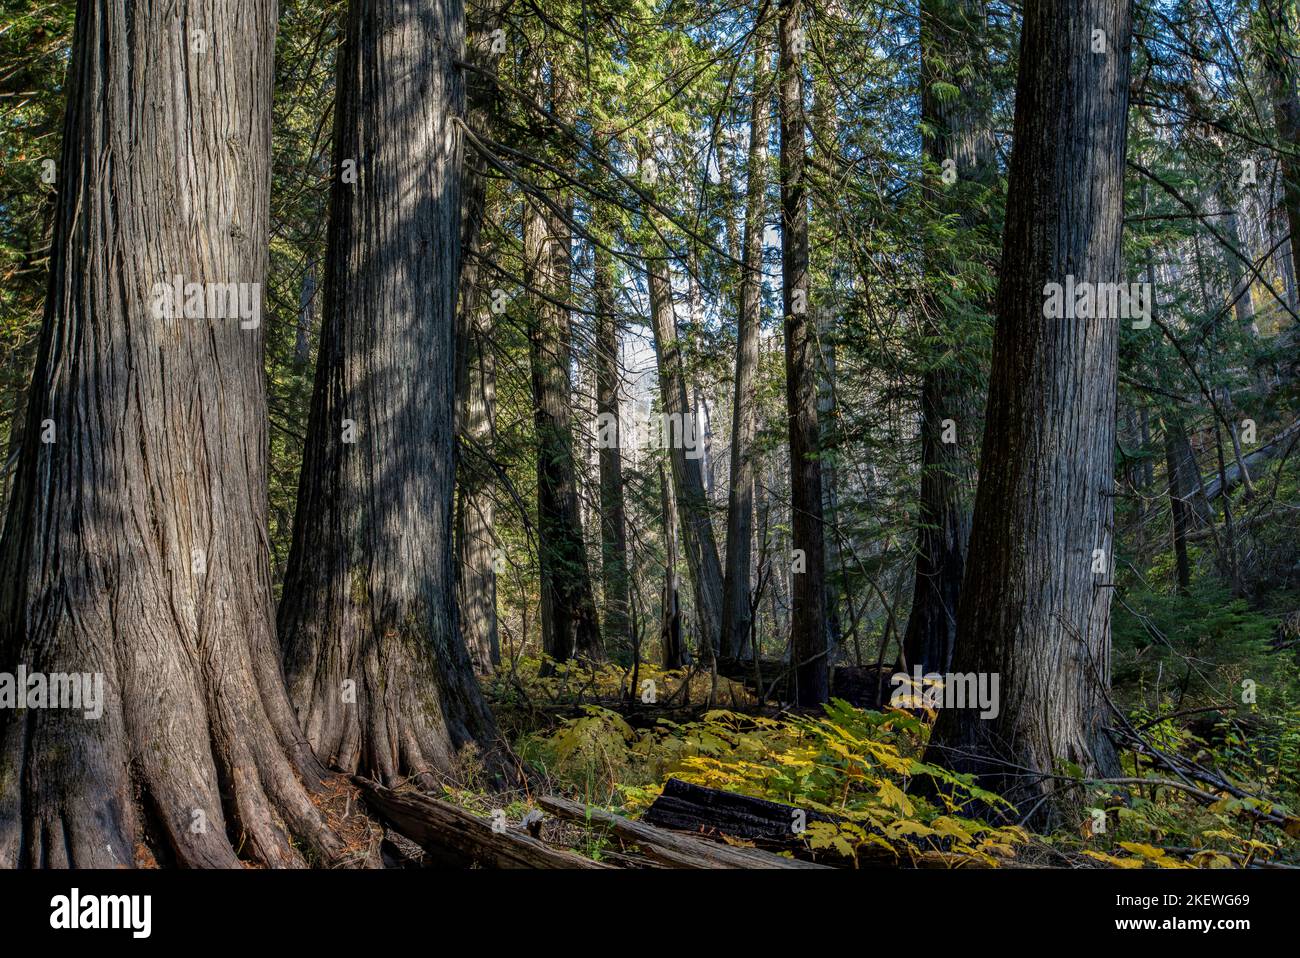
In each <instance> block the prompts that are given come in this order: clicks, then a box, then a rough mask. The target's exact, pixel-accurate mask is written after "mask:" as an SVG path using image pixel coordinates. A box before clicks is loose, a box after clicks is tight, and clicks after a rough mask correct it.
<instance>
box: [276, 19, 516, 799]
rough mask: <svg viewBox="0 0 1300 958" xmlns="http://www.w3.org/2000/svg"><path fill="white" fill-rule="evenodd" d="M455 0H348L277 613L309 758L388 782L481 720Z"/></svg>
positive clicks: (445, 753) (471, 731) (454, 748)
mask: <svg viewBox="0 0 1300 958" xmlns="http://www.w3.org/2000/svg"><path fill="white" fill-rule="evenodd" d="M463 34H464V24H463V12H462V9H461V5H460V2H459V0H439V2H434V3H429V4H427V5H426V6H424V7H422V8H420V9H415V8H412V7H411V5H409V4H407V3H405V2H402V0H352V3H351V5H350V7H349V10H348V17H347V33H346V36H345V39H344V43H343V46H342V47H341V48H340V51H339V67H338V84H337V90H338V102H337V106H336V107H335V125H334V164H335V170H336V172H337V171H341V170H342V169H343V168H344V164H345V162H346V161H348V160H355V161H356V170H357V178H356V182H355V183H350V182H347V178H345V177H344V176H341V175H338V176H336V179H335V181H334V185H333V191H332V195H331V198H330V200H331V202H330V231H329V242H328V247H327V251H326V264H325V310H324V317H323V321H322V326H321V344H320V355H319V357H318V359H317V363H316V385H315V393H314V395H313V398H312V411H311V421H310V424H309V426H308V431H307V442H306V445H305V449H306V451H305V453H304V457H303V467H302V478H301V479H300V481H299V489H298V508H297V511H296V513H295V517H294V538H293V547H292V549H291V551H290V554H289V563H288V567H287V569H286V572H285V583H284V594H283V598H282V599H281V603H280V615H279V627H280V640H281V642H282V644H283V646H284V661H285V673H286V678H287V679H288V681H289V688H290V694H291V696H292V698H293V702H294V706H295V707H296V708H297V710H298V716H299V719H300V721H301V722H302V725H303V730H304V731H305V732H306V733H307V738H308V740H309V741H310V742H311V744H312V748H313V749H314V750H315V752H316V754H317V755H319V756H320V757H321V758H322V759H324V760H325V761H327V762H329V763H331V764H333V765H335V766H337V767H338V768H341V769H343V770H345V771H348V772H358V773H362V774H367V775H370V776H372V777H375V778H378V779H379V780H381V781H383V782H385V783H390V782H395V781H397V780H398V779H400V778H403V777H407V776H427V775H429V774H430V773H432V772H433V771H435V770H451V769H452V768H454V765H455V760H456V753H457V752H458V751H459V749H460V748H461V747H462V746H463V745H465V744H466V743H469V742H474V743H478V744H479V745H482V746H488V745H489V744H490V743H491V742H492V740H493V739H494V738H495V736H496V730H495V725H494V722H493V720H492V716H491V714H490V713H489V712H488V709H487V706H486V704H485V703H484V701H483V698H482V695H481V693H480V691H479V688H478V684H477V682H476V681H475V679H474V675H473V672H472V670H471V667H470V662H469V658H468V656H467V654H466V651H465V646H464V644H463V643H462V642H461V640H460V637H459V635H458V633H457V629H456V622H455V595H454V583H455V569H454V561H455V559H454V556H455V553H454V552H453V550H452V545H453V538H452V506H453V503H452V499H453V484H454V475H455V456H454V444H455V432H454V422H453V420H454V410H455V357H454V340H453V335H454V329H455V310H456V282H455V280H456V275H457V268H458V265H459V255H460V199H461V198H460V163H461V147H460V137H459V135H457V134H456V132H455V128H454V125H453V124H454V119H455V118H456V117H457V116H459V115H460V114H461V113H462V112H463V109H464V89H463V84H462V81H461V79H460V71H459V68H458V67H457V66H456V65H455V60H456V58H457V57H458V56H459V53H458V51H459V50H460V49H461V47H462V45H463V42H464V35H463Z"/></svg>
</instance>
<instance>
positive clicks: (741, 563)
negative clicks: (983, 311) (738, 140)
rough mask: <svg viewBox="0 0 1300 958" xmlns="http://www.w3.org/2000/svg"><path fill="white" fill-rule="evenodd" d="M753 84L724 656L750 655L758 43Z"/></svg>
mask: <svg viewBox="0 0 1300 958" xmlns="http://www.w3.org/2000/svg"><path fill="white" fill-rule="evenodd" d="M755 44H756V45H755V49H754V80H753V92H752V94H751V97H752V102H751V103H750V111H749V159H748V163H747V166H746V177H747V180H748V182H747V185H746V187H745V225H744V239H743V240H742V243H743V251H742V254H741V255H742V257H743V260H742V266H741V270H742V272H741V278H740V312H739V316H738V318H737V324H736V326H737V328H736V391H735V398H734V401H733V403H732V413H731V463H730V472H731V482H730V485H729V487H728V492H727V568H726V575H725V577H724V581H723V587H722V654H723V656H725V657H727V658H733V659H739V658H743V657H745V656H747V655H749V646H750V641H749V637H750V631H751V629H752V626H753V623H752V622H751V621H750V620H751V612H750V606H751V603H750V581H749V573H750V567H751V565H752V564H753V542H754V436H755V433H756V432H757V431H758V404H757V403H756V402H755V400H754V390H755V383H756V381H757V378H758V357H759V348H758V347H759V342H758V336H759V327H760V325H761V321H762V307H763V230H764V228H765V225H766V218H765V216H764V215H763V207H764V202H763V196H764V192H765V189H766V183H767V177H766V175H765V174H766V166H767V164H766V157H767V137H768V126H769V123H770V117H771V99H770V97H771V90H770V89H769V87H768V79H767V78H768V76H769V75H770V73H771V69H770V64H769V60H770V56H771V54H770V53H769V52H768V47H767V45H766V44H765V43H763V42H762V41H761V39H758V38H757V37H756V38H755Z"/></svg>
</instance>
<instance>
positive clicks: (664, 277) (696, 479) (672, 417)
mask: <svg viewBox="0 0 1300 958" xmlns="http://www.w3.org/2000/svg"><path fill="white" fill-rule="evenodd" d="M646 273H647V276H648V279H649V285H650V318H651V325H652V326H653V327H654V339H655V357H656V359H657V361H658V370H659V396H660V402H661V405H662V407H663V414H664V416H665V417H666V419H667V421H668V423H670V424H671V428H670V429H665V430H664V431H663V435H664V438H665V440H666V441H667V444H668V446H669V449H668V458H669V460H670V462H671V464H672V480H673V490H674V492H675V494H676V497H677V511H678V514H679V515H680V517H681V530H682V546H683V547H684V548H685V550H686V564H687V566H688V568H689V569H690V572H691V585H692V586H693V589H694V592H693V594H694V597H695V615H696V618H697V619H698V621H699V623H700V633H701V634H700V653H701V655H707V656H711V655H713V653H714V652H715V650H717V648H718V640H719V636H720V635H721V633H722V563H721V562H720V561H719V559H718V545H717V540H716V539H715V538H714V536H713V517H712V516H711V515H710V513H709V500H708V496H707V495H706V494H705V491H704V475H703V470H702V469H701V468H700V459H699V454H700V452H701V451H702V448H703V446H702V441H703V437H702V436H701V434H700V429H699V423H698V422H697V421H696V420H695V415H694V413H693V412H692V410H691V407H690V405H688V403H687V399H686V375H685V370H684V369H683V361H682V351H681V344H680V342H679V341H678V339H677V316H676V314H675V312H674V310H673V299H672V286H671V283H670V281H669V279H668V264H667V262H666V261H665V260H663V259H662V258H652V259H649V260H647V265H646ZM688 446H689V447H690V448H687V447H688Z"/></svg>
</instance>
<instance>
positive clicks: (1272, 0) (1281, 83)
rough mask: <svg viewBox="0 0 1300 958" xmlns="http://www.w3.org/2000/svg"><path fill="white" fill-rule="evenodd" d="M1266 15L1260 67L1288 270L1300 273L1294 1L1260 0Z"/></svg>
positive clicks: (1299, 129)
mask: <svg viewBox="0 0 1300 958" xmlns="http://www.w3.org/2000/svg"><path fill="white" fill-rule="evenodd" d="M1261 8H1262V10H1263V12H1264V16H1265V18H1266V31H1267V32H1266V37H1265V44H1264V57H1263V59H1264V68H1265V72H1266V73H1267V75H1268V80H1269V85H1270V87H1271V91H1272V94H1273V120H1274V123H1275V124H1276V127H1277V140H1278V146H1279V147H1280V149H1279V151H1278V164H1279V166H1280V167H1281V170H1282V206H1283V208H1284V209H1285V210H1286V219H1287V225H1288V226H1289V227H1290V229H1291V244H1290V245H1291V257H1292V259H1291V269H1292V273H1293V275H1300V243H1297V242H1296V237H1300V97H1298V96H1297V93H1296V65H1295V61H1294V60H1293V59H1292V57H1291V53H1290V50H1292V49H1294V46H1295V30H1296V24H1295V20H1296V5H1295V0H1262V3H1261Z"/></svg>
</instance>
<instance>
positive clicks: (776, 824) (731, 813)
mask: <svg viewBox="0 0 1300 958" xmlns="http://www.w3.org/2000/svg"><path fill="white" fill-rule="evenodd" d="M800 811H802V813H803V814H802V815H800V816H797V817H796V814H795V813H796V812H800ZM641 820H642V821H643V822H645V823H646V824H647V825H655V826H658V827H659V828H675V829H678V830H679V831H684V832H701V833H704V834H708V833H712V832H721V833H723V834H726V835H731V836H733V837H735V838H746V839H751V840H756V841H764V842H773V843H776V844H790V843H792V842H795V841H798V840H800V839H799V833H798V832H796V831H795V825H796V823H798V824H801V825H806V824H807V823H809V822H834V821H835V818H833V817H832V816H830V815H827V814H825V813H823V812H816V811H813V810H812V809H796V808H794V807H792V806H790V805H782V804H780V803H779V802H769V801H768V800H767V799H765V798H753V797H751V796H749V795H738V794H737V793H735V792H724V791H721V790H719V789H716V788H707V787H705V786H703V785H693V784H691V783H690V782H683V781H682V780H681V779H677V778H670V779H668V781H667V782H666V783H665V784H664V790H663V793H662V794H661V795H660V796H659V797H658V798H656V799H655V801H654V804H653V805H651V806H650V808H649V809H648V810H647V811H646V813H645V815H643V816H642V818H641Z"/></svg>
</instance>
